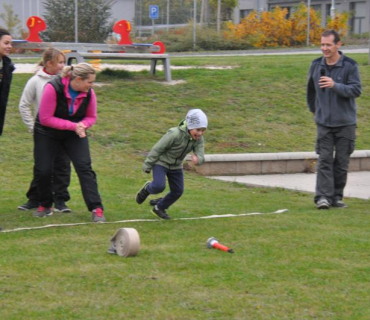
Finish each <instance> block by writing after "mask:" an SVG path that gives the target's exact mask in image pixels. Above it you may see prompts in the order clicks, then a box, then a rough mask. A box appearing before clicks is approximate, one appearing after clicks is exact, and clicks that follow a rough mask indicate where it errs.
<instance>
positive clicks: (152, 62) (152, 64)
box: [150, 59, 157, 76]
mask: <svg viewBox="0 0 370 320" xmlns="http://www.w3.org/2000/svg"><path fill="white" fill-rule="evenodd" d="M156 66H157V59H152V60H150V74H151V75H153V76H154V75H155V67H156Z"/></svg>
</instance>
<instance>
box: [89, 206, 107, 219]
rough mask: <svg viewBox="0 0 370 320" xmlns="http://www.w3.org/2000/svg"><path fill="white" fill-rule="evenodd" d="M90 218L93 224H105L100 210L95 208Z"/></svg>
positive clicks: (102, 212)
mask: <svg viewBox="0 0 370 320" xmlns="http://www.w3.org/2000/svg"><path fill="white" fill-rule="evenodd" d="M91 218H92V221H93V222H106V221H107V220H105V217H104V211H103V209H102V208H96V209H94V210H93V211H92V212H91Z"/></svg>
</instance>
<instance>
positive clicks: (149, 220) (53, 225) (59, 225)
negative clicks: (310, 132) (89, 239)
mask: <svg viewBox="0 0 370 320" xmlns="http://www.w3.org/2000/svg"><path fill="white" fill-rule="evenodd" d="M287 211H289V210H288V209H281V210H277V211H275V212H270V213H263V212H252V213H240V214H220V215H219V214H214V215H211V216H204V217H193V218H174V219H171V220H172V221H176V220H202V219H217V218H231V217H244V216H255V215H259V214H276V213H283V212H287ZM159 221H162V220H159V219H133V220H120V221H111V222H100V223H99V224H116V223H127V222H159ZM88 224H96V222H79V223H60V224H47V225H45V226H40V227H25V228H16V229H9V230H3V231H1V232H0V233H6V232H17V231H25V230H38V229H46V228H56V227H73V226H83V225H88Z"/></svg>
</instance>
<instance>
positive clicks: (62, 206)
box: [54, 201, 72, 212]
mask: <svg viewBox="0 0 370 320" xmlns="http://www.w3.org/2000/svg"><path fill="white" fill-rule="evenodd" d="M54 211H56V212H72V210H71V209H69V208H68V207H67V205H66V203H65V202H64V201H56V202H55V206H54Z"/></svg>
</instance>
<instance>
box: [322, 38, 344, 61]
mask: <svg viewBox="0 0 370 320" xmlns="http://www.w3.org/2000/svg"><path fill="white" fill-rule="evenodd" d="M340 45H341V43H340V41H338V42H337V43H334V36H333V35H332V34H331V35H330V36H328V37H321V51H322V54H323V55H324V57H325V59H331V58H334V57H336V56H337V54H338V50H339V48H340Z"/></svg>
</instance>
